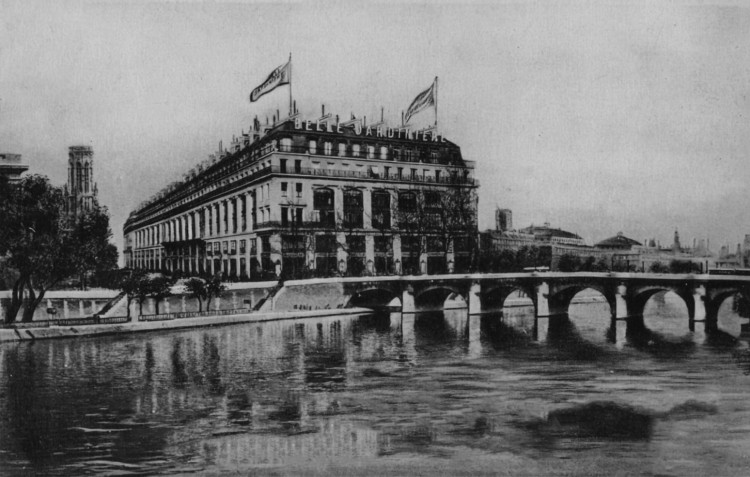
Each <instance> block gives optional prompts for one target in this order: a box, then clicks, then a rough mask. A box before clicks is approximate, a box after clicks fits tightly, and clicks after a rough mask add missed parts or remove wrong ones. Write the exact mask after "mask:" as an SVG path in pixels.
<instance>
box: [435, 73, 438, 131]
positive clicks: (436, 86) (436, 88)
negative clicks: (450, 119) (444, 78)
mask: <svg viewBox="0 0 750 477" xmlns="http://www.w3.org/2000/svg"><path fill="white" fill-rule="evenodd" d="M437 103H438V77H437V76H435V134H437V128H438V127H437V125H438V122H437V121H438V111H437Z"/></svg>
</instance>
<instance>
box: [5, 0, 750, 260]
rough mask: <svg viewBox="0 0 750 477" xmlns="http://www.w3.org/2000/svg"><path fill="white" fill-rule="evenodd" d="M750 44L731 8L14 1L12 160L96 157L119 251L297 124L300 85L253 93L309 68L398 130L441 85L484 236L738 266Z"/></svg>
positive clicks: (8, 73) (446, 131) (749, 20)
mask: <svg viewBox="0 0 750 477" xmlns="http://www.w3.org/2000/svg"><path fill="white" fill-rule="evenodd" d="M352 3H353V2H352ZM748 32H750V9H748V8H745V7H742V6H736V5H732V4H717V3H715V2H712V3H697V2H693V3H680V2H660V3H658V4H657V2H623V3H622V4H618V3H607V4H602V2H585V3H584V2H569V3H555V4H554V5H547V4H535V3H528V2H518V3H505V4H495V3H492V4H480V3H472V2H460V3H458V2H457V3H450V2H443V3H441V4H438V5H434V4H426V3H417V2H398V3H375V2H367V4H362V5H360V6H356V7H355V6H352V5H350V2H328V3H318V4H316V5H315V6H307V5H303V4H297V3H292V2H286V3H248V2H235V3H215V2H208V1H206V2H139V3H118V2H86V3H73V2H66V3H65V5H64V6H62V5H58V4H56V3H54V2H49V3H31V2H28V1H21V2H9V1H4V0H0V152H12V153H20V154H22V155H23V159H24V161H25V162H27V163H28V164H29V165H30V166H31V172H35V173H42V174H46V175H48V176H49V177H50V178H51V179H52V180H53V182H56V183H58V184H60V185H62V184H63V183H64V182H65V180H66V170H67V148H68V146H70V145H73V144H89V145H91V146H92V147H93V149H94V154H95V169H94V173H95V180H96V181H97V183H98V186H99V193H100V202H101V203H103V204H104V205H106V206H107V207H108V208H109V210H110V212H111V214H112V228H113V231H114V234H115V238H116V241H117V243H118V246H119V245H120V244H121V242H122V237H121V236H122V225H123V223H124V220H125V218H126V217H127V214H128V213H129V212H130V211H131V210H132V209H133V208H135V207H136V206H137V205H138V204H139V203H140V202H141V201H142V200H144V199H146V198H148V197H149V196H150V195H152V194H154V193H156V192H157V191H158V190H159V189H161V188H162V187H163V186H165V185H166V184H168V183H169V182H171V181H174V180H176V179H178V178H180V177H181V176H182V174H184V173H185V172H186V171H187V170H188V169H190V168H191V167H193V166H194V165H195V164H196V163H198V162H200V161H202V160H204V159H205V158H206V157H207V155H208V154H210V153H212V152H214V151H215V150H216V149H217V147H218V142H219V140H222V139H223V140H224V144H225V145H226V144H228V143H229V141H230V140H231V137H232V135H233V134H240V133H241V131H242V130H243V129H244V130H247V129H248V126H249V125H250V124H251V122H252V118H253V117H254V116H255V115H256V114H257V115H258V116H260V117H261V118H265V117H266V116H270V115H272V114H273V112H274V111H275V110H276V109H277V108H279V109H281V110H282V111H284V110H286V109H288V92H287V89H286V88H280V89H279V90H277V91H275V92H273V93H270V94H268V95H266V96H264V97H263V98H262V99H261V100H259V101H258V102H256V103H252V104H251V103H249V101H248V95H249V93H250V91H251V90H252V89H253V88H254V87H255V86H257V85H258V84H260V83H261V82H262V81H263V80H264V79H265V77H266V76H267V75H268V74H269V73H270V72H271V70H272V69H273V68H275V67H276V66H278V65H280V64H282V63H284V62H285V61H286V60H287V58H288V55H289V53H290V52H291V53H292V55H293V92H294V98H295V99H296V100H297V105H298V108H299V109H300V111H301V112H302V114H303V115H304V116H306V117H309V118H315V117H317V116H319V113H320V105H321V104H322V103H325V104H326V110H327V111H330V112H332V113H333V114H340V115H342V116H348V114H349V113H350V112H353V113H354V114H356V115H357V116H362V115H367V116H368V120H369V118H372V119H375V118H377V117H379V115H380V108H381V107H384V108H385V116H386V120H387V121H390V122H391V123H392V124H394V125H395V124H397V122H398V120H399V118H400V114H401V111H402V110H404V109H406V107H407V106H408V105H409V103H410V102H411V100H412V99H413V98H414V96H416V95H417V94H418V93H419V92H420V91H421V90H423V89H425V88H426V87H428V86H429V85H430V83H431V81H432V79H433V78H434V77H435V76H439V78H440V85H439V110H438V113H439V124H440V132H441V133H442V134H443V135H445V136H446V137H447V138H449V139H451V140H452V141H454V142H456V143H457V144H458V145H460V146H461V148H462V150H463V154H464V156H465V158H466V159H469V160H473V161H476V175H477V177H478V178H479V179H480V181H481V187H480V227H482V228H485V227H490V226H494V223H493V220H494V219H493V211H494V209H495V206H496V205H499V206H501V207H504V208H510V209H512V210H513V216H514V225H515V226H516V227H523V226H527V225H529V224H532V223H534V224H540V223H543V222H545V221H549V222H550V223H551V224H552V225H553V226H556V227H561V228H563V229H567V230H570V231H573V232H577V233H579V234H580V235H582V236H583V237H584V238H585V239H586V240H587V241H588V242H589V243H594V242H596V241H598V240H601V239H604V238H606V237H609V236H612V235H614V234H616V233H617V232H618V231H622V232H624V233H625V235H627V236H630V237H632V238H635V239H636V240H639V241H641V240H643V239H644V238H646V237H649V238H651V237H655V238H657V239H659V240H661V241H662V243H665V242H671V240H672V235H673V233H674V230H675V229H678V230H679V231H680V235H681V237H682V241H683V243H689V244H691V243H692V239H693V237H698V238H705V237H709V238H710V239H711V246H712V248H713V249H714V250H716V249H718V246H719V245H722V244H724V243H729V244H730V246H731V247H734V246H735V244H736V243H738V242H740V241H741V240H742V238H743V236H744V234H745V233H750V207H748V206H747V203H748V192H747V184H750V168H748V167H747V156H748V153H749V152H750V131H749V126H750V120H749V119H748V116H749V114H750V111H749V108H748V107H749V106H750V99H748V92H749V91H750V34H748ZM432 120H433V115H432V113H431V112H424V113H421V114H420V115H418V116H417V117H416V118H415V120H414V123H415V125H427V124H429V123H430V121H432Z"/></svg>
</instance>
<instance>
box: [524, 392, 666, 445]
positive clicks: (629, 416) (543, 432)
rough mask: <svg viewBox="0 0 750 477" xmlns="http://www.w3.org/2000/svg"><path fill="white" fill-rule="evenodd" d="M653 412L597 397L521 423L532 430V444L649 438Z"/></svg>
mask: <svg viewBox="0 0 750 477" xmlns="http://www.w3.org/2000/svg"><path fill="white" fill-rule="evenodd" d="M653 422H654V416H653V415H652V413H650V412H649V411H647V410H645V409H640V408H636V407H633V406H628V405H625V404H618V403H615V402H611V401H594V402H590V403H586V404H581V405H578V406H573V407H569V408H566V409H557V410H555V411H552V412H550V413H549V415H548V416H547V418H546V419H535V420H531V421H527V422H524V423H521V424H520V426H521V427H524V428H526V429H528V430H529V431H531V433H532V436H533V438H534V443H533V445H534V446H535V447H538V448H543V449H550V448H553V447H555V445H556V442H557V440H558V439H583V440H592V439H593V440H631V441H636V440H648V439H650V438H651V434H652V430H653Z"/></svg>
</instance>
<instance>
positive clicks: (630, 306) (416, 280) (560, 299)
mask: <svg viewBox="0 0 750 477" xmlns="http://www.w3.org/2000/svg"><path fill="white" fill-rule="evenodd" d="M338 280H340V281H341V283H342V285H343V287H344V293H345V294H346V295H348V296H349V297H351V298H350V301H349V305H350V306H362V307H371V308H382V307H386V306H388V305H390V306H394V304H398V305H400V306H401V311H402V312H403V313H413V312H417V311H421V310H429V309H440V308H442V305H443V303H444V302H445V301H446V299H447V298H449V297H451V296H454V297H456V296H461V297H462V298H463V299H464V301H465V302H466V303H467V305H468V308H469V310H468V311H469V314H479V313H486V312H497V311H502V308H503V304H504V302H505V299H506V298H507V297H508V296H509V295H510V294H511V293H513V292H514V291H517V290H520V291H522V292H524V293H525V294H526V295H527V296H528V297H529V298H530V299H531V301H532V302H533V304H534V309H535V313H536V316H537V317H539V318H541V317H549V318H554V317H558V316H567V313H568V308H569V306H570V302H571V300H572V299H573V297H574V296H575V295H576V294H577V293H578V292H580V291H582V290H584V289H587V288H591V289H593V290H596V291H598V292H600V293H601V294H602V295H603V296H604V298H605V299H606V301H607V302H608V303H609V306H610V310H611V318H612V320H613V322H614V321H616V320H625V321H627V322H628V327H630V326H631V325H635V326H638V325H640V326H642V325H643V310H644V307H645V306H646V302H648V300H649V298H651V297H652V296H654V295H655V294H657V293H659V292H663V291H671V292H674V293H675V294H677V295H678V296H680V297H681V298H682V299H683V300H684V301H685V305H686V306H687V310H688V323H689V328H690V330H691V331H694V330H695V323H699V322H702V323H704V326H705V330H706V331H707V332H711V331H714V330H716V329H717V319H718V311H719V307H720V306H721V304H722V303H723V302H724V300H726V299H727V298H728V297H730V296H734V295H735V294H739V295H742V296H744V297H745V298H750V276H738V275H692V274H689V275H688V274H685V275H683V274H654V273H593V272H576V273H563V272H534V273H490V274H463V275H420V276H384V277H347V278H340V279H338ZM338 280H337V281H338ZM291 283H292V282H287V283H286V284H288V285H289V284H291ZM395 299H398V300H395ZM742 326H743V331H745V330H746V329H747V328H748V325H747V324H743V325H742Z"/></svg>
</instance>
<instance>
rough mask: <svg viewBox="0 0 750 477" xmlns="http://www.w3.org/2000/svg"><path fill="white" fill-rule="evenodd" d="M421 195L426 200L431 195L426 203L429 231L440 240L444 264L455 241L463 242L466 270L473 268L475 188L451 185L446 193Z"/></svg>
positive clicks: (431, 192) (474, 263)
mask: <svg viewBox="0 0 750 477" xmlns="http://www.w3.org/2000/svg"><path fill="white" fill-rule="evenodd" d="M424 193H425V194H428V198H429V195H433V194H434V195H435V196H434V198H433V199H432V200H427V204H426V206H427V207H428V210H427V212H428V213H429V214H430V215H429V217H432V218H433V221H434V222H435V223H433V224H431V225H432V227H431V228H432V229H433V231H434V233H436V234H437V235H438V236H440V239H441V243H442V246H443V255H444V256H445V261H446V263H447V262H448V254H449V253H450V251H451V248H453V251H454V252H456V251H457V250H456V247H455V245H456V243H457V239H463V238H465V239H466V240H467V243H466V245H467V247H466V248H468V252H469V263H470V264H471V265H470V267H472V268H474V267H475V265H476V260H477V251H478V244H477V201H478V197H477V191H476V188H475V187H472V186H460V185H453V186H451V187H449V188H448V189H447V190H445V189H440V190H435V191H429V192H424ZM451 246H453V247H451Z"/></svg>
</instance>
